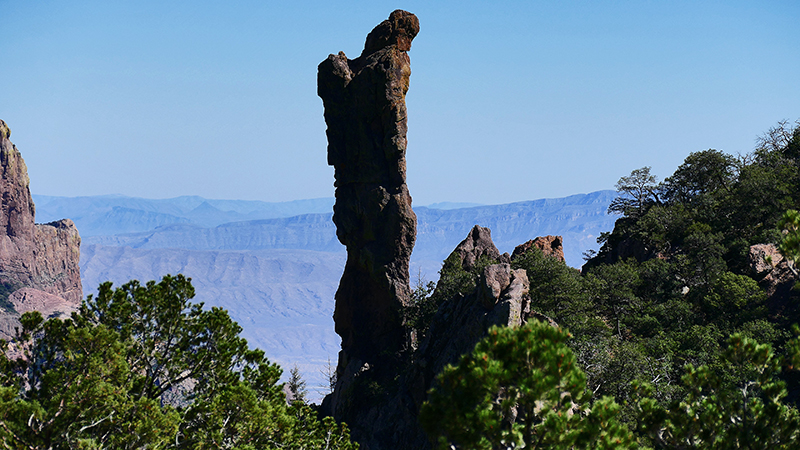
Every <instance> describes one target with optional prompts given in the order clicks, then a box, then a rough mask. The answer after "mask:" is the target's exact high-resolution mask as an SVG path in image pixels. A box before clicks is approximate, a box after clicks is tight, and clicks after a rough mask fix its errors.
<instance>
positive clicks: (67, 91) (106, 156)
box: [0, 0, 800, 205]
mask: <svg viewBox="0 0 800 450" xmlns="http://www.w3.org/2000/svg"><path fill="white" fill-rule="evenodd" d="M396 8H402V9H406V10H409V11H411V12H414V13H415V14H417V16H418V17H419V19H420V23H421V32H420V34H419V36H418V37H417V38H416V39H415V40H414V43H413V47H412V50H411V52H410V56H411V65H412V77H411V89H410V91H409V94H408V98H407V102H408V109H409V117H410V119H409V150H408V155H407V157H408V174H409V180H408V182H409V188H410V191H411V194H412V196H413V197H414V201H415V204H423V205H424V204H428V203H432V202H439V201H460V202H478V203H506V202H512V201H519V200H528V199H535V198H542V197H561V196H566V195H570V194H575V193H582V192H590V191H595V190H600V189H610V188H613V186H614V183H615V182H616V181H617V180H618V179H619V177H621V176H623V175H627V174H629V173H630V171H631V170H633V169H636V168H639V167H642V166H645V165H650V166H652V167H653V172H654V173H655V174H656V175H658V176H659V177H660V178H664V177H665V176H668V175H669V174H671V172H672V171H673V170H674V169H675V168H676V167H677V166H678V165H679V164H680V163H681V162H682V161H683V159H684V158H685V157H686V156H687V155H688V154H689V153H690V152H692V151H698V150H704V149H707V148H717V149H720V150H723V151H726V152H728V153H732V154H736V153H746V152H748V151H750V150H752V148H753V143H754V139H755V138H756V136H757V135H759V134H760V133H762V132H764V131H766V130H767V129H768V128H769V127H771V126H773V125H774V124H775V123H776V122H777V121H778V120H780V119H790V120H795V119H798V118H800V56H798V55H800V26H798V23H800V2H798V1H797V0H786V1H769V0H766V1H759V2H755V1H698V0H693V1H645V0H638V1H582V2H581V1H552V2H537V1H516V2H514V1H507V2H501V1H498V2H470V1H458V2H455V1H439V2H433V1H424V2H418V1H408V2H391V3H390V2H384V1H375V0H373V1H369V2H334V1H324V2H323V1H320V2H277V1H275V2H268V1H235V0H229V1H216V2H211V1H197V0H193V1H150V0H139V1H107V0H103V1H46V0H41V1H27V0H26V1H11V0H0V36H2V39H1V40H0V48H1V49H2V51H0V55H1V56H2V63H0V64H1V67H2V69H1V70H0V119H3V120H5V121H6V122H7V123H8V124H9V126H10V127H11V130H12V136H11V137H12V141H13V142H14V143H15V144H16V145H17V147H18V148H19V149H20V150H21V151H22V154H23V156H24V158H25V160H26V161H27V164H28V169H29V173H30V176H31V189H32V191H33V192H34V193H40V194H47V195H65V196H78V195H99V194H125V195H131V196H141V197H150V198H165V197H174V196H178V195H192V194H193V195H201V196H204V197H209V198H231V199H257V200H265V201H284V200H293V199H300V198H313V197H329V196H332V195H333V170H332V169H331V168H329V167H328V166H327V165H326V149H325V148H326V141H325V133H324V131H325V124H324V120H323V117H322V101H321V100H320V99H319V98H318V97H317V96H316V67H317V64H319V62H320V61H322V60H323V59H324V58H325V57H326V56H327V55H328V54H329V53H336V52H338V51H340V50H342V51H344V52H345V53H346V54H347V55H348V56H350V57H355V56H358V54H359V53H360V52H361V49H362V46H363V43H364V38H365V37H366V35H367V33H368V32H369V31H370V30H371V29H372V28H373V27H374V26H375V25H377V24H378V23H379V22H380V21H382V20H384V19H385V18H386V17H388V15H389V13H390V12H391V11H392V10H394V9H396Z"/></svg>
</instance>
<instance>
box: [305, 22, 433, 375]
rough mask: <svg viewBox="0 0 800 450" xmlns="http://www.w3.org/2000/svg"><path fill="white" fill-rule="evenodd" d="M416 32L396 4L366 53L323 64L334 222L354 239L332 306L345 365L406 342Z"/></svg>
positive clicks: (343, 237)
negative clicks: (409, 108)
mask: <svg viewBox="0 0 800 450" xmlns="http://www.w3.org/2000/svg"><path fill="white" fill-rule="evenodd" d="M418 32H419V21H418V20H417V17H416V16H415V15H414V14H411V13H409V12H406V11H401V10H397V11H394V12H393V13H392V14H391V15H390V16H389V19H387V20H385V21H383V22H382V23H381V24H380V25H378V26H377V27H375V29H373V30H372V32H371V33H369V35H368V36H367V40H366V44H365V45H364V51H363V52H362V53H361V56H359V57H358V58H356V59H352V60H351V59H348V58H347V57H346V56H345V54H344V53H343V52H339V54H338V55H330V56H328V58H327V59H326V60H325V61H323V62H322V63H321V64H320V65H319V69H318V94H319V96H320V97H321V98H322V101H323V104H324V106H325V122H326V123H327V125H328V129H327V136H328V164H330V165H332V166H333V167H334V177H335V180H336V181H335V186H336V205H335V206H334V208H333V211H334V215H333V221H334V223H335V224H336V234H337V236H338V238H339V241H340V242H341V243H342V244H344V245H345V246H346V247H347V263H346V266H345V270H344V274H343V275H342V279H341V283H340V285H339V290H338V291H337V293H336V311H335V312H334V321H335V323H336V332H337V333H338V334H339V335H340V336H341V337H342V353H343V355H341V357H340V361H339V364H340V367H339V369H340V371H341V370H344V369H345V368H346V367H345V366H347V365H348V364H350V363H349V362H350V361H355V360H357V361H358V362H357V363H356V365H359V366H360V365H363V364H364V363H371V362H372V361H371V360H373V359H375V357H376V355H381V354H382V355H391V354H397V353H398V352H401V351H402V350H403V349H404V348H405V346H406V337H405V335H404V331H403V327H402V314H401V311H402V308H403V307H404V306H405V305H406V304H407V303H408V299H409V295H410V288H409V271H408V265H409V259H410V257H411V250H412V248H413V247H414V240H415V238H416V225H417V218H416V215H415V214H414V211H412V209H411V196H410V195H409V193H408V187H407V186H406V157H405V154H406V132H407V124H406V104H405V96H406V92H407V91H408V85H409V77H410V75H411V66H410V60H409V57H408V54H407V53H406V52H407V51H408V50H409V49H410V48H411V40H412V39H414V36H416V35H417V33H418Z"/></svg>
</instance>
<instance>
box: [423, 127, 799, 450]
mask: <svg viewBox="0 0 800 450" xmlns="http://www.w3.org/2000/svg"><path fill="white" fill-rule="evenodd" d="M617 190H618V191H619V193H620V196H619V198H617V199H616V200H615V201H614V202H613V203H612V204H611V205H610V207H609V211H610V212H611V213H617V214H620V216H621V217H620V218H619V219H618V220H617V221H616V225H615V227H614V230H613V231H611V232H609V233H604V234H603V235H602V236H601V237H600V238H599V239H598V242H599V243H600V244H601V248H600V251H599V252H598V253H597V254H596V255H590V256H591V258H589V259H588V261H587V264H586V265H585V266H584V268H583V273H581V272H580V271H578V270H575V269H572V268H570V267H567V266H566V265H564V264H563V263H561V262H559V261H557V260H555V259H553V258H549V257H546V256H545V255H543V254H542V252H541V251H540V250H538V249H535V248H534V249H531V251H529V252H528V253H527V254H526V255H524V257H522V258H517V259H515V260H514V261H513V263H512V265H513V266H514V268H523V269H525V270H526V271H527V274H528V277H529V279H530V286H531V289H530V298H531V309H532V310H534V311H536V312H538V313H541V314H543V315H545V316H547V317H550V318H552V319H554V320H555V322H556V323H558V324H559V326H560V327H562V328H563V329H566V330H569V332H570V333H571V334H572V336H573V337H572V338H571V339H568V340H565V341H563V342H564V345H566V346H568V347H569V350H570V352H571V353H572V355H574V358H575V361H576V363H577V368H579V370H580V371H581V373H582V374H583V375H584V376H585V380H586V385H585V386H586V392H587V393H589V394H591V397H592V398H593V400H591V401H588V404H587V406H579V409H580V411H581V412H580V417H583V418H585V419H587V420H588V419H590V418H591V413H590V412H589V411H593V409H591V408H590V407H589V406H588V405H597V404H603V405H611V403H609V402H610V401H612V400H613V405H618V406H614V408H619V411H618V412H617V413H616V414H615V416H614V420H618V421H620V422H621V423H624V424H626V425H627V428H628V429H629V430H630V431H631V432H633V433H635V438H636V440H637V442H638V445H641V446H645V447H655V448H797V447H798V446H800V442H798V440H799V438H798V433H797V428H798V413H797V409H796V407H797V402H798V398H800V377H798V375H797V373H796V372H795V371H793V370H791V369H792V368H793V367H797V362H798V343H797V340H796V339H795V338H793V336H794V335H795V333H793V332H792V325H793V324H795V323H797V322H798V321H800V308H798V306H799V305H800V302H798V300H800V292H798V289H797V286H795V288H794V289H788V290H784V291H782V292H779V293H778V294H774V293H773V295H772V297H768V295H767V292H765V290H764V288H763V287H762V286H760V285H759V282H760V281H761V277H763V274H757V273H755V272H754V271H753V270H752V269H751V266H750V262H749V261H748V254H749V250H750V246H752V245H755V244H765V243H772V244H776V246H777V247H778V249H779V250H780V251H781V252H782V254H783V256H784V257H785V258H786V259H787V260H788V261H790V263H791V264H790V267H791V269H792V271H793V272H794V275H795V278H794V280H795V282H796V280H797V278H796V275H797V269H796V266H794V265H793V264H794V262H796V261H797V260H798V258H799V257H800V250H798V242H800V237H798V236H800V231H798V230H800V216H798V214H797V212H796V210H798V209H800V123H797V124H795V125H790V124H789V123H787V122H781V123H779V125H778V126H777V127H776V128H773V129H771V130H770V131H769V132H767V133H766V134H765V135H764V136H762V137H761V138H760V139H759V142H758V146H757V148H756V150H755V151H754V152H753V153H751V154H748V155H745V156H740V157H733V156H731V155H727V154H725V153H722V152H720V151H717V150H706V151H700V152H696V153H692V154H690V155H689V156H688V157H687V158H686V160H685V161H684V163H683V164H682V165H681V166H680V167H678V169H677V170H676V171H675V173H674V174H672V175H671V176H670V177H668V178H666V179H665V180H664V181H662V182H658V180H657V179H656V178H655V176H653V175H652V174H651V173H650V169H649V168H648V167H644V168H641V169H637V170H634V171H633V172H632V173H631V174H630V175H629V176H625V177H622V178H621V179H620V181H619V183H618V184H617ZM450 272H452V270H450V269H448V268H447V267H443V269H442V277H443V279H445V280H447V279H453V280H456V281H454V282H453V283H451V284H453V286H452V287H454V288H456V289H457V288H458V287H459V286H461V285H464V284H465V283H464V282H463V280H461V279H460V278H459V276H458V275H460V276H461V277H464V276H467V274H456V275H457V276H452V275H453V274H451V273H450ZM440 283H441V282H440ZM490 339H492V337H491V336H490ZM517 340H518V342H524V339H523V337H517ZM557 341H558V343H560V342H562V340H560V338H559V340H557ZM555 343H556V341H553V344H555ZM486 345H489V344H487V343H482V344H479V345H478V347H476V350H475V353H473V355H471V356H468V357H465V359H464V360H462V362H461V363H460V364H459V365H458V366H451V367H449V368H448V369H446V370H445V372H444V373H443V374H442V375H440V378H439V387H438V388H435V389H434V391H432V392H431V394H430V396H431V400H430V403H429V404H428V406H426V408H434V410H437V411H439V414H441V413H442V411H444V410H443V409H436V408H440V407H441V405H443V404H446V403H447V402H444V403H441V398H443V397H442V396H444V397H448V396H449V397H451V400H450V401H451V402H453V399H452V395H454V394H453V393H454V392H456V391H457V385H459V383H461V384H460V385H459V386H461V387H463V386H467V385H468V383H470V381H469V380H470V376H474V374H476V373H480V374H481V376H482V377H485V379H484V381H482V382H480V383H479V384H480V385H481V386H482V387H483V388H487V389H489V390H484V391H481V394H479V395H478V394H476V395H478V397H480V398H479V399H477V400H475V402H473V403H472V404H471V405H469V406H467V405H465V404H460V403H450V404H449V407H451V408H462V410H461V413H460V414H457V413H455V412H454V413H452V414H453V417H458V418H459V419H454V420H455V422H456V424H450V425H448V426H447V427H443V425H442V424H436V425H435V426H432V428H429V429H432V430H436V431H435V432H434V438H433V439H444V441H442V442H448V443H450V444H453V445H456V448H505V447H502V446H498V444H496V439H494V438H492V437H491V436H490V434H491V433H490V434H484V435H482V436H483V437H481V438H480V439H482V440H473V441H472V442H482V444H480V445H477V444H475V445H473V444H470V445H466V446H463V444H458V443H459V442H462V441H460V440H459V439H461V438H458V437H455V436H456V434H454V433H455V432H454V431H452V430H451V428H452V427H457V426H459V424H463V423H468V422H469V420H470V419H469V417H472V416H474V415H476V414H477V415H486V414H490V413H489V412H487V411H492V413H491V414H494V412H498V413H500V414H501V415H502V417H503V419H502V420H501V421H500V422H498V423H499V424H502V426H501V427H505V428H504V429H506V430H508V431H509V433H512V434H513V435H514V436H516V437H514V438H513V439H512V438H503V439H505V441H504V442H506V444H504V445H507V446H508V447H509V448H514V445H508V442H511V441H514V440H515V439H517V440H518V439H519V437H518V434H514V433H516V432H515V431H513V430H515V429H516V428H515V426H516V425H514V424H515V423H516V422H515V421H516V420H522V421H523V422H525V421H529V422H530V421H532V423H533V424H534V425H535V426H534V428H535V427H536V426H542V424H546V423H547V422H546V421H545V420H544V416H545V414H544V412H541V413H540V414H539V415H538V416H537V415H534V416H529V415H527V414H522V413H521V412H520V411H519V410H518V409H515V410H514V411H513V413H511V412H509V411H510V410H508V405H507V404H506V403H507V402H508V399H509V398H512V397H513V396H512V397H509V396H508V395H509V393H514V395H518V394H517V393H515V391H514V390H513V389H512V390H509V389H508V388H503V387H501V388H496V387H497V386H498V385H497V383H498V381H497V380H499V379H502V377H503V376H505V375H502V376H501V375H498V373H499V372H493V370H495V369H490V368H497V367H506V366H507V364H509V361H510V358H517V357H519V355H518V353H519V352H520V351H523V350H524V349H510V350H508V351H506V352H503V353H500V352H495V353H486V350H485V347H482V346H486ZM559 345H561V344H559ZM482 348H483V349H484V350H481V349H482ZM482 352H483V353H482ZM484 357H486V358H487V359H488V360H489V361H492V360H495V361H496V362H495V363H491V364H489V366H486V369H481V370H482V371H480V370H478V369H477V368H476V366H475V364H476V358H481V359H483V358H484ZM487 359H484V361H486V360H487ZM551 359H552V358H551ZM529 361H530V360H529ZM477 362H478V363H480V361H477ZM533 362H534V363H535V364H536V370H545V368H544V367H545V365H546V364H558V361H556V360H555V359H552V360H550V361H548V360H546V359H541V360H539V361H533ZM465 364H466V365H470V364H472V366H470V367H472V368H471V369H470V370H471V371H472V372H471V373H472V374H473V375H470V373H468V371H465V369H464V365H465ZM493 364H496V365H493ZM497 370H499V369H497ZM576 370H578V369H576ZM455 373H459V374H460V375H459V376H460V377H461V378H459V379H458V382H457V383H456V382H454V381H453V379H452V376H454V374H455ZM497 377H499V378H497ZM454 383H455V384H454ZM493 383H494V384H493ZM553 389H556V390H557V391H558V392H561V394H562V395H566V394H567V393H568V394H569V396H570V397H574V396H575V394H574V393H573V392H572V391H571V390H569V389H566V388H565V387H564V386H561V385H558V384H553ZM459 392H460V391H459ZM447 393H450V394H447ZM529 393H533V394H535V395H540V394H539V393H537V392H533V391H530V392H529ZM548 395H552V392H551V393H549V394H548ZM547 398H552V397H541V398H539V401H547ZM582 401H583V400H582ZM437 402H440V403H437ZM514 402H516V403H515V404H516V405H517V406H520V405H522V403H520V401H519V400H518V399H517V400H514ZM576 403H577V404H578V405H583V404H582V403H581V402H576ZM437 404H438V405H439V406H437ZM470 408H471V409H470ZM504 408H505V409H504ZM548 408H550V407H548ZM550 410H552V411H557V410H558V408H555V409H553V408H550ZM467 411H473V412H469V413H467ZM464 414H465V415H464ZM435 416H436V414H435V413H429V415H428V416H427V417H435ZM482 417H483V416H482ZM527 417H533V418H531V419H528V418H527ZM698 424H701V425H698ZM448 427H451V428H448ZM492 432H499V431H498V430H494V431H492ZM533 434H534V435H536V436H537V439H538V438H541V435H540V434H537V433H533ZM436 436H443V437H439V438H437V437H436ZM493 439H494V440H493ZM509 439H511V440H509ZM493 442H495V443H493ZM514 442H517V441H514ZM525 442H526V446H530V445H531V444H530V443H529V442H531V441H525ZM515 445H517V446H518V445H521V444H515ZM576 445H577V444H576Z"/></svg>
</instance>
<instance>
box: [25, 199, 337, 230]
mask: <svg viewBox="0 0 800 450" xmlns="http://www.w3.org/2000/svg"><path fill="white" fill-rule="evenodd" d="M33 201H34V203H35V204H36V220H37V221H38V222H40V223H46V222H51V221H54V220H59V219H63V218H70V219H72V220H73V221H74V222H75V225H77V227H78V230H79V231H80V233H81V236H99V235H113V234H120V233H132V232H138V231H148V230H152V229H154V228H156V227H158V226H163V225H171V224H176V223H188V224H194V225H199V226H203V227H214V226H217V225H220V224H223V223H229V222H237V221H245V220H258V219H274V218H281V217H292V216H297V215H301V214H309V213H328V212H330V211H332V210H333V203H334V202H335V200H334V199H333V198H317V199H309V200H295V201H291V202H276V203H270V202H262V201H255V200H211V199H205V198H203V197H198V196H183V197H175V198H168V199H146V198H138V197H126V196H122V195H102V196H91V197H53V196H48V195H34V196H33ZM122 211H124V213H122ZM137 214H139V215H140V216H141V217H137Z"/></svg>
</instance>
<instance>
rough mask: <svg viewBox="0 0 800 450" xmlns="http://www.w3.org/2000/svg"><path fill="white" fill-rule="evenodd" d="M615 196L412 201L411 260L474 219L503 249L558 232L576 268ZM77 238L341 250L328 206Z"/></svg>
mask: <svg viewBox="0 0 800 450" xmlns="http://www.w3.org/2000/svg"><path fill="white" fill-rule="evenodd" d="M615 195H616V193H615V192H614V191H599V192H593V193H590V194H579V195H572V196H570V197H565V198H559V199H542V200H534V201H527V202H517V203H509V204H505V205H491V206H477V207H471V208H460V209H450V210H441V209H430V208H426V207H418V208H415V211H416V213H417V220H418V226H417V243H416V245H415V248H414V253H413V255H412V259H413V260H414V261H426V262H428V263H427V264H429V263H431V262H433V263H435V264H440V263H441V261H442V260H443V259H444V258H445V257H447V255H448V254H449V253H450V252H451V251H452V250H453V248H455V246H456V245H457V244H458V243H459V242H461V240H462V239H464V237H465V236H466V235H467V233H468V232H469V230H470V229H471V228H472V227H473V226H474V225H476V224H477V225H481V226H484V227H489V228H490V229H491V230H492V237H493V239H494V241H495V244H496V245H497V247H498V248H499V249H500V250H501V251H507V252H509V253H510V252H511V251H513V250H514V247H515V246H517V245H519V244H521V243H523V242H525V241H528V240H530V239H533V238H535V237H537V236H543V235H548V234H558V235H562V236H563V237H564V253H565V256H566V258H567V263H568V264H570V265H572V266H575V267H578V266H580V265H581V264H582V256H581V254H582V252H584V251H586V250H588V249H590V248H596V247H597V243H596V239H597V236H598V235H599V233H600V232H601V231H608V230H610V229H611V228H612V227H613V224H614V218H613V217H612V216H608V215H607V214H606V209H607V208H608V204H609V203H610V202H611V200H612V199H613V198H614V197H615ZM203 205H206V206H203ZM209 206H210V205H208V204H207V203H204V204H201V205H200V206H199V207H202V208H203V209H204V210H209ZM78 229H79V230H81V228H78ZM81 232H82V230H81ZM84 242H87V243H92V244H100V245H111V246H128V247H134V248H184V249H190V250H261V249H278V248H282V249H302V250H315V251H326V252H336V251H343V247H342V246H341V244H339V241H338V240H337V239H336V227H335V226H334V224H333V222H332V221H331V214H330V213H326V214H304V215H300V216H295V217H289V218H281V219H266V220H255V221H242V222H233V223H226V224H222V225H219V226H216V227H212V228H206V227H201V226H197V225H191V224H174V225H166V226H161V227H158V228H155V229H153V230H150V231H146V232H139V233H127V234H117V235H111V236H92V235H89V236H88V237H85V238H84ZM437 270H438V269H437ZM434 273H435V271H434ZM429 278H430V276H429Z"/></svg>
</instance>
